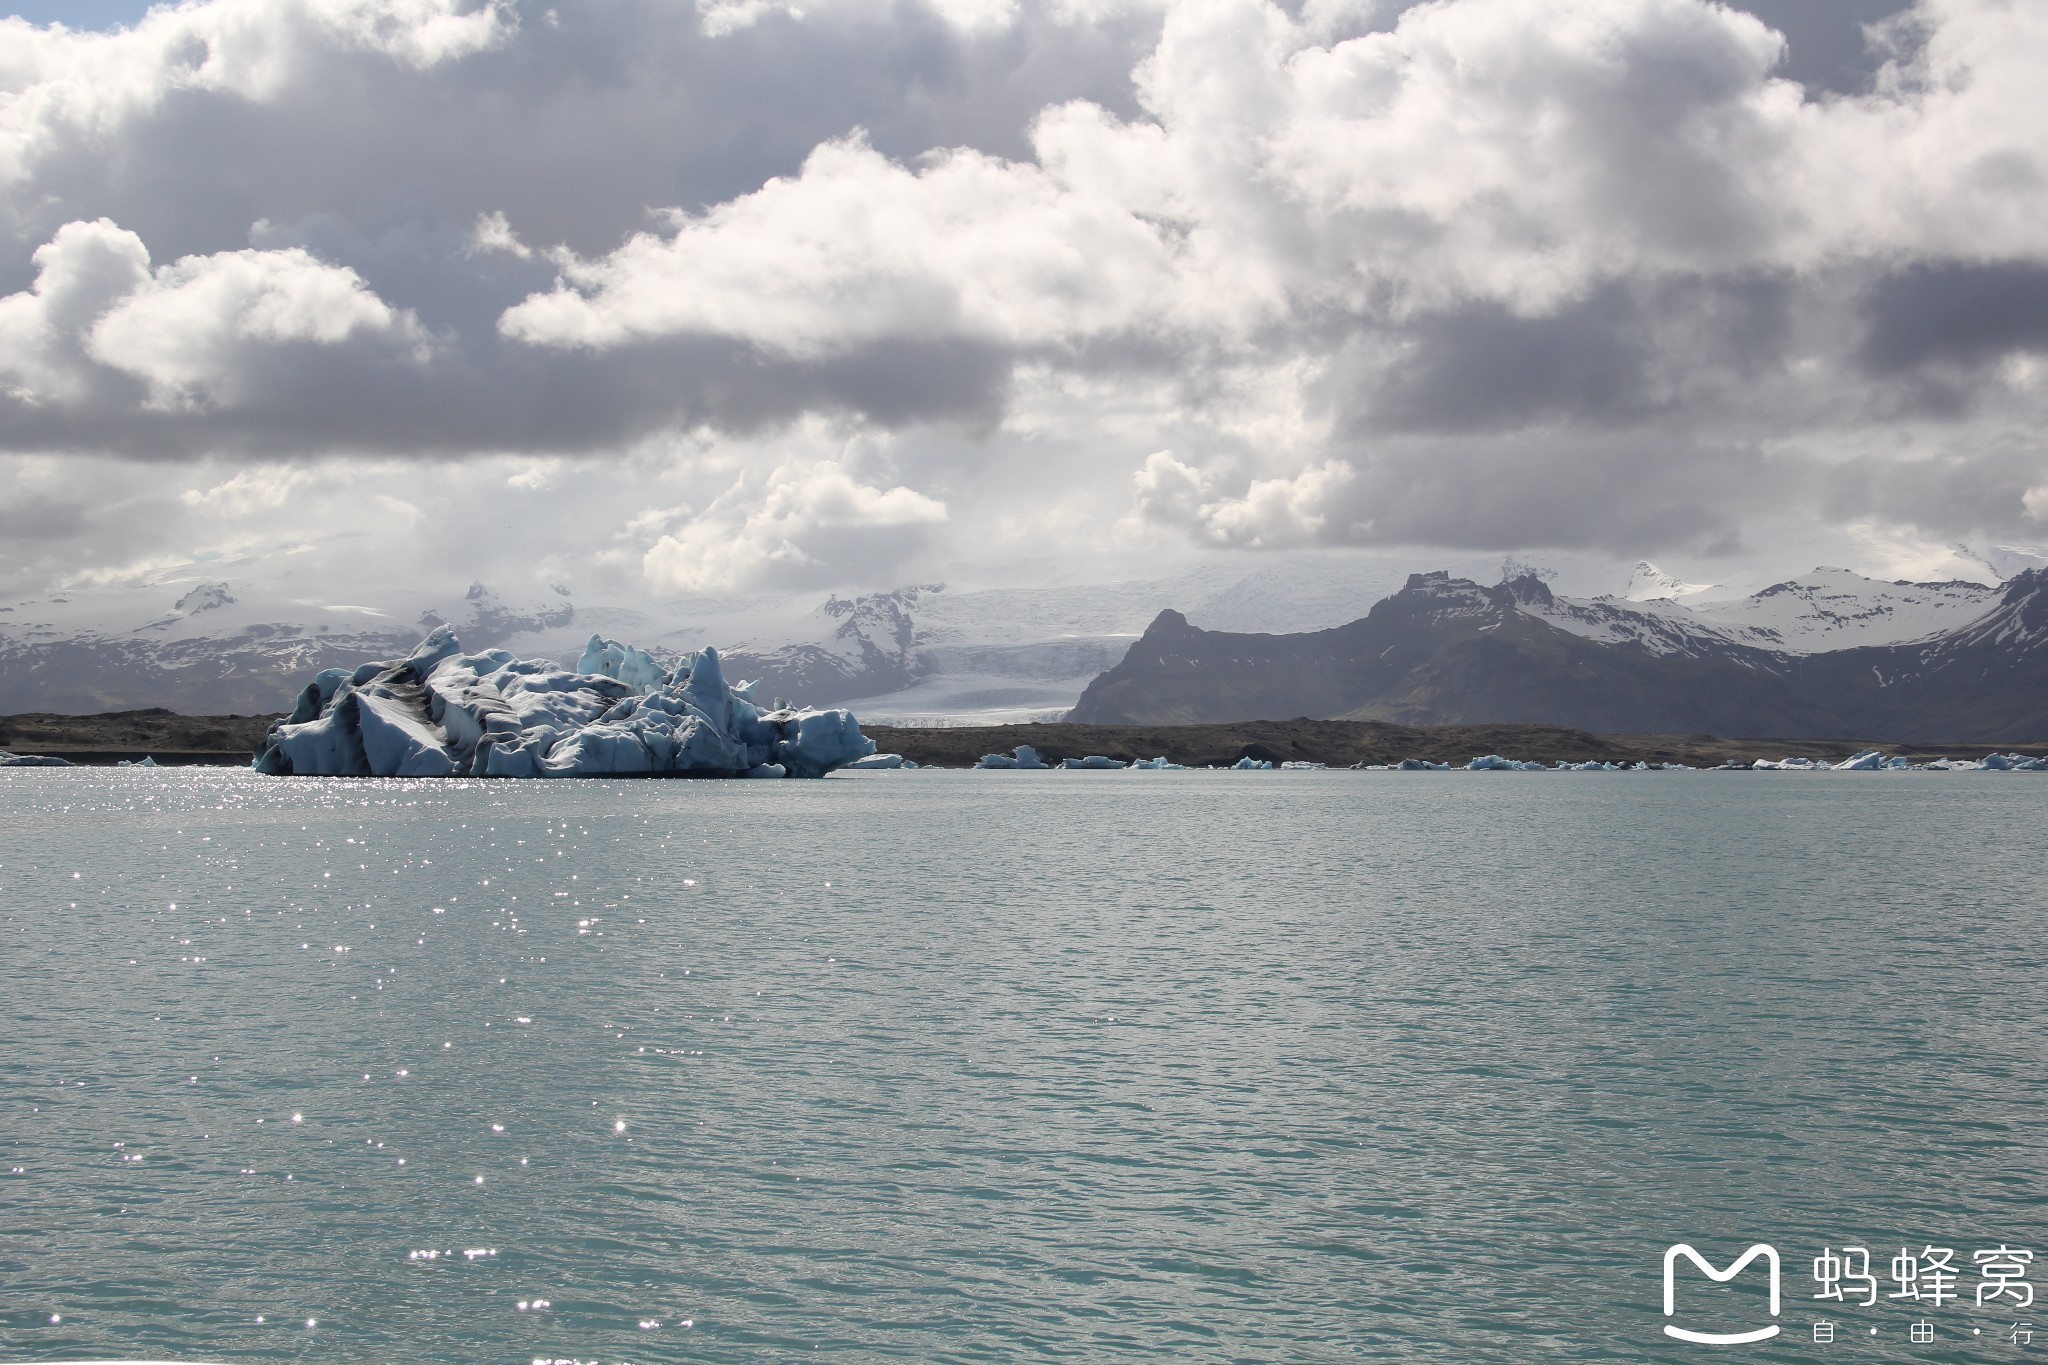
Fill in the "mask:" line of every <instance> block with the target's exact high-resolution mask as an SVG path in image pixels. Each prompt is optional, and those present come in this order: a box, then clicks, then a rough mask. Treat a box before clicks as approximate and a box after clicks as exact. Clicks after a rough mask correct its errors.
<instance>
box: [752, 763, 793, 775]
mask: <svg viewBox="0 0 2048 1365" xmlns="http://www.w3.org/2000/svg"><path fill="white" fill-rule="evenodd" d="M746 775H747V776H748V777H788V776H789V770H788V769H787V768H785V767H783V766H782V765H781V764H780V763H763V764H760V765H759V766H757V767H752V768H749V769H747V771H746Z"/></svg>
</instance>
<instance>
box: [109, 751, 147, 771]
mask: <svg viewBox="0 0 2048 1365" xmlns="http://www.w3.org/2000/svg"><path fill="white" fill-rule="evenodd" d="M114 766H115V767H117V768H154V767H155V766H156V760H155V759H153V758H151V757H150V756H149V755H148V754H144V755H143V756H142V757H141V758H138V759H133V760H130V759H126V758H121V759H116V760H115V761H114Z"/></svg>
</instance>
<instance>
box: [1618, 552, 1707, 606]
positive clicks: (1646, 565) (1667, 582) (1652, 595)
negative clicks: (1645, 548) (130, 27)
mask: <svg viewBox="0 0 2048 1365" xmlns="http://www.w3.org/2000/svg"><path fill="white" fill-rule="evenodd" d="M1713 587H1714V585H1713V584H1711V583H1688V582H1686V581H1685V580H1684V579H1682V578H1680V577H1678V576H1677V575H1676V574H1668V573H1665V572H1664V571H1663V570H1662V569H1660V568H1658V567H1657V566H1656V565H1655V564H1652V563H1651V562H1650V561H1649V560H1647V559H1641V560H1637V561H1636V567H1635V572H1634V573H1631V574H1630V575H1629V577H1628V587H1627V588H1625V589H1623V591H1622V594H1621V596H1622V599H1623V600H1624V601H1628V602H1654V601H1657V600H1658V599H1660V598H1667V597H1670V598H1675V597H1690V596H1693V595H1694V594H1696V593H1703V592H1708V591H1711V590H1712V589H1713Z"/></svg>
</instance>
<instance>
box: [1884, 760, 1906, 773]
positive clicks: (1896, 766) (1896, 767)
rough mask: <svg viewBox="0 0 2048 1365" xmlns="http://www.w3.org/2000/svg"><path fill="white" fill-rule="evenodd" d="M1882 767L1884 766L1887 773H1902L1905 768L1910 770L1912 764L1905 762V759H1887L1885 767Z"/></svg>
mask: <svg viewBox="0 0 2048 1365" xmlns="http://www.w3.org/2000/svg"><path fill="white" fill-rule="evenodd" d="M1884 766H1885V768H1886V769H1887V770H1888V771H1895V772H1903V771H1905V770H1906V769H1907V768H1910V767H1912V766H1913V764H1912V763H1911V761H1910V760H1907V759H1904V758H1893V759H1887V760H1886V761H1885V765H1884Z"/></svg>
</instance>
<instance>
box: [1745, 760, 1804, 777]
mask: <svg viewBox="0 0 2048 1365" xmlns="http://www.w3.org/2000/svg"><path fill="white" fill-rule="evenodd" d="M1749 766H1750V767H1751V768H1752V769H1754V770H1755V771H1757V772H1775V773H1810V772H1813V771H1814V769H1815V766H1816V765H1815V764H1814V761H1813V760H1812V759H1810V758H1781V759H1778V760H1777V761H1776V762H1773V761H1772V760H1770V759H1768V758H1760V759H1758V760H1757V761H1756V762H1754V763H1752V764H1750V765H1749Z"/></svg>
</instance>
